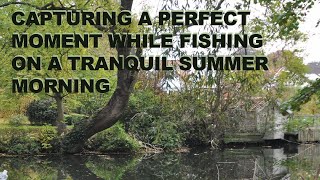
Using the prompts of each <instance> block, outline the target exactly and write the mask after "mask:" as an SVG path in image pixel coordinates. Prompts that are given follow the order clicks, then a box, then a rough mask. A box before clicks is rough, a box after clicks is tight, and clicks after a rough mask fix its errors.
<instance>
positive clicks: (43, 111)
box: [26, 99, 58, 125]
mask: <svg viewBox="0 0 320 180" xmlns="http://www.w3.org/2000/svg"><path fill="white" fill-rule="evenodd" d="M53 103H54V102H53V101H52V100H51V99H43V100H35V101H33V102H31V103H30V104H29V106H28V107H27V112H26V114H27V116H28V118H29V121H30V122H31V124H32V125H44V124H54V123H55V121H56V119H57V116H58V112H57V108H55V107H54V106H53Z"/></svg>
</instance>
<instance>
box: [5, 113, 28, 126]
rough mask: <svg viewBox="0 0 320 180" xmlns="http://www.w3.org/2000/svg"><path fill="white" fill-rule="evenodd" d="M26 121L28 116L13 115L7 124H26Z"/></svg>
mask: <svg viewBox="0 0 320 180" xmlns="http://www.w3.org/2000/svg"><path fill="white" fill-rule="evenodd" d="M27 122H28V118H27V117H26V116H25V115H23V114H18V115H13V116H11V117H10V119H9V125H11V126H20V125H22V124H26V123H27Z"/></svg>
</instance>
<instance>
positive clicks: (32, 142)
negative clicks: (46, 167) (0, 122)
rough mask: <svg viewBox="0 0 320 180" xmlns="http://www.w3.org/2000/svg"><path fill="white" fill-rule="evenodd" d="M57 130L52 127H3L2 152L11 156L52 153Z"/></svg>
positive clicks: (1, 132) (0, 130) (0, 143)
mask: <svg viewBox="0 0 320 180" xmlns="http://www.w3.org/2000/svg"><path fill="white" fill-rule="evenodd" d="M55 137H56V130H55V128H54V127H52V126H41V127H39V126H19V127H12V126H1V127H0V152H2V153H10V154H37V153H40V152H50V151H51V150H52V144H51V143H52V140H53V139H54V138H55Z"/></svg>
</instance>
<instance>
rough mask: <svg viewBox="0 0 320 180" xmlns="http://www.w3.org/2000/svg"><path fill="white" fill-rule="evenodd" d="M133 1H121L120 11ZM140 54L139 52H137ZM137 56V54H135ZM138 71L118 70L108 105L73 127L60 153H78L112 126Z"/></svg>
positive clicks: (125, 50) (123, 52)
mask: <svg viewBox="0 0 320 180" xmlns="http://www.w3.org/2000/svg"><path fill="white" fill-rule="evenodd" d="M132 3H133V0H121V7H122V10H131V8H132ZM117 51H118V56H119V55H123V56H124V57H126V56H128V55H129V54H130V51H131V48H127V47H124V48H117ZM139 53H141V52H139ZM137 54H138V53H137ZM137 74H138V71H129V70H119V71H118V74H117V77H118V80H117V87H116V90H115V91H114V93H113V95H112V96H111V99H110V100H109V102H108V104H107V105H106V106H105V107H104V108H103V109H101V110H100V111H99V112H98V113H97V114H96V115H95V116H93V117H92V118H90V119H87V120H83V121H81V122H80V123H79V124H77V125H75V127H74V128H73V129H72V131H71V132H70V133H68V134H67V135H66V136H65V137H64V138H63V140H62V151H63V152H65V153H78V152H80V151H81V150H82V149H83V146H84V143H85V142H86V141H87V140H88V139H89V138H90V137H91V136H93V135H94V134H96V133H98V132H100V131H103V130H105V129H107V128H109V127H111V126H112V125H114V124H115V123H116V122H117V121H118V120H119V118H120V117H121V115H122V113H123V111H124V109H125V108H126V107H127V104H128V101H129V97H130V94H131V91H132V89H133V86H134V84H135V81H136V79H137Z"/></svg>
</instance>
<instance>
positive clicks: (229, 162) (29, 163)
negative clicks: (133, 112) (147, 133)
mask: <svg viewBox="0 0 320 180" xmlns="http://www.w3.org/2000/svg"><path fill="white" fill-rule="evenodd" d="M4 169H6V170H7V171H8V174H9V178H8V179H19V180H20V179H22V180H23V179H50V180H51V179H76V180H78V179H88V180H94V179H111V180H114V179H130V180H131V179H133V180H134V179H138V180H140V179H148V180H149V179H152V180H155V179H197V180H198V179H227V180H229V179H320V178H319V177H318V176H316V174H319V173H320V145H299V146H285V147H281V148H271V147H260V148H259V147H258V148H257V147H249V148H248V147H247V148H241V149H239V148H238V149H224V150H210V149H193V150H191V151H190V152H188V153H159V154H149V155H145V154H144V155H99V156H98V155H90V156H50V157H48V156H42V157H19V158H13V157H10V158H8V157H1V158H0V171H3V170H4Z"/></svg>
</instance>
